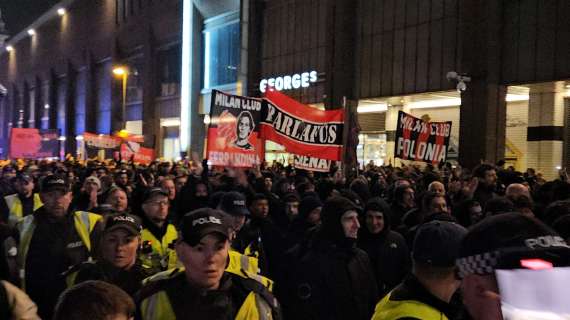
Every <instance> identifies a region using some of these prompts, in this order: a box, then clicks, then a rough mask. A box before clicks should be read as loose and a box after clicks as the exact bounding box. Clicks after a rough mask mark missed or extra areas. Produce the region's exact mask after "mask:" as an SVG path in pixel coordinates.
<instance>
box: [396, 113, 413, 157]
mask: <svg viewBox="0 0 570 320" xmlns="http://www.w3.org/2000/svg"><path fill="white" fill-rule="evenodd" d="M404 117H405V118H408V115H407V114H405V113H404ZM402 125H403V126H404V129H403V130H402V136H403V138H404V140H410V136H411V135H412V130H410V129H408V127H407V126H406V125H405V123H404V122H402ZM397 142H398V141H396V143H397ZM411 151H412V150H410V152H411ZM404 153H405V152H402V155H401V158H402V159H404V160H408V158H410V153H408V156H407V157H406V156H404Z"/></svg>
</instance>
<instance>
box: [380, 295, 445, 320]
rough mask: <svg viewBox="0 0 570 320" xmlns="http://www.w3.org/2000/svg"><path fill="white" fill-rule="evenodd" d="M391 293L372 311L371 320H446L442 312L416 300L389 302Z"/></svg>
mask: <svg viewBox="0 0 570 320" xmlns="http://www.w3.org/2000/svg"><path fill="white" fill-rule="evenodd" d="M391 296H392V292H390V293H389V294H388V295H386V296H385V297H384V298H383V299H382V300H380V302H378V304H377V305H376V309H375V310H374V315H373V316H372V320H395V319H401V318H407V317H410V318H417V319H422V320H448V319H447V317H446V316H445V314H443V312H441V311H439V310H437V309H436V308H434V307H432V306H429V305H427V304H425V303H422V302H419V301H416V300H402V301H395V300H390V297H391Z"/></svg>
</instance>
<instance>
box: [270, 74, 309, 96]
mask: <svg viewBox="0 0 570 320" xmlns="http://www.w3.org/2000/svg"><path fill="white" fill-rule="evenodd" d="M317 76H318V74H317V71H310V72H303V73H297V74H294V75H290V76H280V77H275V78H269V79H263V80H261V81H260V82H259V91H261V92H265V91H266V90H267V87H273V88H275V90H277V91H283V90H293V89H299V88H307V87H309V85H311V83H314V82H317Z"/></svg>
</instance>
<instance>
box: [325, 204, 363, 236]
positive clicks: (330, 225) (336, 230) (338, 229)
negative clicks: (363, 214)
mask: <svg viewBox="0 0 570 320" xmlns="http://www.w3.org/2000/svg"><path fill="white" fill-rule="evenodd" d="M350 210H358V207H357V206H356V205H355V204H354V203H353V202H352V201H350V200H348V199H347V198H345V197H332V198H330V199H329V200H327V201H326V202H325V204H324V205H323V209H322V211H321V221H322V224H321V230H320V231H321V234H322V236H323V237H324V238H326V239H327V240H330V241H332V242H334V243H336V244H343V243H346V242H347V240H346V239H347V238H346V237H345V236H344V231H343V229H342V225H341V223H340V218H341V217H342V215H343V214H344V213H345V212H347V211H350Z"/></svg>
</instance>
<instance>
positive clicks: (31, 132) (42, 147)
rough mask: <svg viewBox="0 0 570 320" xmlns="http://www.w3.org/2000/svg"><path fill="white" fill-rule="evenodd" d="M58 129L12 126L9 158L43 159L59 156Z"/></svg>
mask: <svg viewBox="0 0 570 320" xmlns="http://www.w3.org/2000/svg"><path fill="white" fill-rule="evenodd" d="M59 145H60V141H59V129H48V130H39V129H34V128H12V129H11V131H10V158H12V159H45V158H56V157H59Z"/></svg>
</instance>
